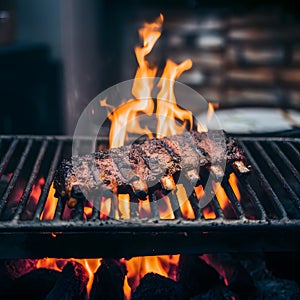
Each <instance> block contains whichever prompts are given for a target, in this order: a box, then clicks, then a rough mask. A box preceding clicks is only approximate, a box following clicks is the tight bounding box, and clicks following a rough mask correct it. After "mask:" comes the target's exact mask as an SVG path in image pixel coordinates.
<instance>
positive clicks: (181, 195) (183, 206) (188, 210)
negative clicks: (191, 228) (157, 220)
mask: <svg viewBox="0 0 300 300" xmlns="http://www.w3.org/2000/svg"><path fill="white" fill-rule="evenodd" d="M177 199H178V202H179V206H180V210H181V212H182V216H183V217H184V218H185V219H195V214H194V211H193V208H192V206H191V203H190V201H188V196H187V194H186V191H185V188H184V186H183V185H182V184H178V185H177Z"/></svg>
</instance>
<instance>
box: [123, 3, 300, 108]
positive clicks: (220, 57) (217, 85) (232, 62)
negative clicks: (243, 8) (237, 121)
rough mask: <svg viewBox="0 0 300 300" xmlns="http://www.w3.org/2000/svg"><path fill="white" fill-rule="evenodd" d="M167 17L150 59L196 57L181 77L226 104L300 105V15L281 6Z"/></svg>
mask: <svg viewBox="0 0 300 300" xmlns="http://www.w3.org/2000/svg"><path fill="white" fill-rule="evenodd" d="M165 17H166V18H165V19H166V21H165V23H164V31H163V35H162V37H161V40H160V42H159V44H158V45H157V47H156V48H158V49H156V50H154V51H153V53H152V54H151V59H153V60H154V61H155V60H157V61H161V59H162V58H161V56H162V55H163V56H164V59H166V58H171V59H173V60H175V61H176V62H178V63H179V62H181V61H182V60H184V59H185V58H191V59H192V61H193V68H192V69H191V70H190V71H188V72H186V73H185V74H183V75H182V77H181V78H180V80H179V81H181V82H183V83H186V84H188V85H189V86H191V87H193V88H194V89H195V90H197V91H199V92H200V93H201V94H202V95H203V96H204V97H205V98H207V99H208V100H210V101H218V102H219V103H220V105H221V106H232V105H234V106H236V105H262V106H265V105H267V106H281V107H297V108H300V18H297V17H296V16H294V15H293V14H292V13H288V12H283V11H282V10H281V9H276V8H268V9H265V10H263V11H261V10H260V11H257V12H256V11H252V12H251V13H243V14H241V13H239V14H234V13H231V12H229V11H227V12H226V11H225V12H224V11H222V12H209V13H206V14H201V13H189V14H186V13H182V14H180V12H176V13H175V14H173V15H166V16H165ZM127 67H128V65H127Z"/></svg>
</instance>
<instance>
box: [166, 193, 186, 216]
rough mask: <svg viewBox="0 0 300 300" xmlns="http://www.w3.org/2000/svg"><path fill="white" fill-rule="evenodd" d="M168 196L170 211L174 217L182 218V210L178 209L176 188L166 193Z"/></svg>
mask: <svg viewBox="0 0 300 300" xmlns="http://www.w3.org/2000/svg"><path fill="white" fill-rule="evenodd" d="M168 197H169V199H170V203H171V207H172V211H173V213H174V216H175V219H182V218H183V216H182V212H181V210H180V205H179V202H178V199H177V196H176V190H175V191H171V192H170V193H169V194H168Z"/></svg>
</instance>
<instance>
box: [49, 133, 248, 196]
mask: <svg viewBox="0 0 300 300" xmlns="http://www.w3.org/2000/svg"><path fill="white" fill-rule="evenodd" d="M224 137H225V133H224V132H223V131H209V132H205V133H199V132H195V131H193V132H185V133H183V134H180V135H175V136H170V137H164V138H161V139H158V138H153V139H148V138H147V139H145V140H143V141H140V142H136V143H133V144H132V145H129V146H123V147H120V148H115V149H110V150H106V151H99V152H96V153H93V154H90V155H84V156H76V157H72V158H71V159H70V160H64V161H63V162H62V163H61V165H60V166H59V168H58V169H57V171H56V174H55V178H54V187H55V189H56V193H57V195H60V196H63V197H67V198H68V199H70V198H75V199H80V198H86V195H89V194H90V193H94V192H97V191H98V190H99V189H101V190H102V192H104V193H111V194H116V193H117V191H118V189H120V188H122V187H123V188H124V187H127V188H128V187H129V188H131V189H132V190H133V191H134V192H135V193H136V195H137V196H138V197H139V198H141V199H144V198H145V197H146V195H147V191H148V187H151V186H155V185H157V184H160V185H161V186H162V188H164V189H166V190H172V189H174V188H175V186H176V184H175V182H174V180H173V176H174V175H175V174H178V172H181V171H183V174H184V175H185V177H186V178H187V179H188V180H189V181H190V182H191V183H192V184H193V185H196V184H197V182H198V181H199V178H200V177H199V174H200V173H201V171H202V170H203V168H205V169H208V170H209V171H211V172H212V173H213V174H214V175H215V176H216V177H217V178H218V177H222V176H223V175H224V170H223V166H224V165H225V163H226V162H227V164H230V165H232V166H234V167H235V168H237V169H238V170H239V171H240V172H241V173H247V172H249V169H248V168H247V167H246V165H245V162H246V158H245V155H244V153H243V151H242V149H241V148H240V147H239V146H238V144H237V142H236V140H234V139H233V138H230V137H225V138H224Z"/></svg>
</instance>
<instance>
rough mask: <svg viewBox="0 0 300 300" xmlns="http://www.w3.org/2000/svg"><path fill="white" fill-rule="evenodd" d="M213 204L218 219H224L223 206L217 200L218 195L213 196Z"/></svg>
mask: <svg viewBox="0 0 300 300" xmlns="http://www.w3.org/2000/svg"><path fill="white" fill-rule="evenodd" d="M212 204H213V207H214V211H215V214H216V216H217V218H218V219H224V214H223V210H222V208H221V206H220V203H219V201H218V200H217V198H216V196H214V197H213V199H212Z"/></svg>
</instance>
